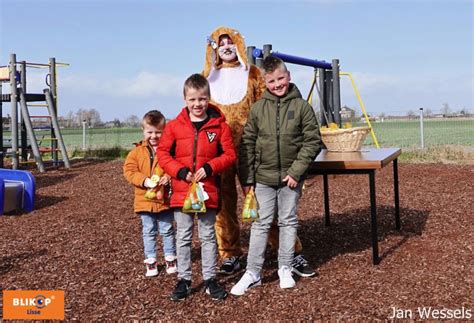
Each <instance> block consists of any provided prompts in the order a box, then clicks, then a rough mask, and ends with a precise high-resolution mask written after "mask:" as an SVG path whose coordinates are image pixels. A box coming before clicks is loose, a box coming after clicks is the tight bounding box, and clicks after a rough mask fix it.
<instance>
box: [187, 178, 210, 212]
mask: <svg viewBox="0 0 474 323" xmlns="http://www.w3.org/2000/svg"><path fill="white" fill-rule="evenodd" d="M205 199H206V198H205V192H204V190H203V188H202V186H201V185H199V184H198V183H196V182H195V181H192V183H191V185H190V186H189V189H188V193H187V194H186V198H185V199H184V203H183V209H182V211H183V212H184V213H204V212H206V204H205V203H204V201H205Z"/></svg>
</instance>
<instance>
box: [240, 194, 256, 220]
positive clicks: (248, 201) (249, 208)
mask: <svg viewBox="0 0 474 323" xmlns="http://www.w3.org/2000/svg"><path fill="white" fill-rule="evenodd" d="M257 219H258V206H257V199H256V198H255V193H254V191H253V187H252V188H250V191H249V192H248V193H247V195H245V201H244V208H243V210H242V221H255V220H257Z"/></svg>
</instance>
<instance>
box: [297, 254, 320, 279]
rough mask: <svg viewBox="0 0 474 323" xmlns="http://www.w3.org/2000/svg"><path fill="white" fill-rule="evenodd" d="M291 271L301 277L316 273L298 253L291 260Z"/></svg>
mask: <svg viewBox="0 0 474 323" xmlns="http://www.w3.org/2000/svg"><path fill="white" fill-rule="evenodd" d="M291 271H293V272H294V273H295V274H297V275H298V276H301V277H312V276H314V275H316V272H315V271H314V269H313V268H311V267H310V265H309V263H308V260H306V258H305V257H304V256H303V255H302V254H300V255H297V256H295V258H293V261H292V262H291Z"/></svg>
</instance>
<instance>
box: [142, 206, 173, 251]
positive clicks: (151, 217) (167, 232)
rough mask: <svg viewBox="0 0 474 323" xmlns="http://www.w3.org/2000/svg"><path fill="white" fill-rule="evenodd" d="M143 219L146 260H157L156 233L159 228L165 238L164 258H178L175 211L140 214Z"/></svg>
mask: <svg viewBox="0 0 474 323" xmlns="http://www.w3.org/2000/svg"><path fill="white" fill-rule="evenodd" d="M138 214H139V215H140V218H141V219H142V226H143V230H142V236H143V247H144V251H145V258H156V233H157V230H158V228H159V230H160V236H161V237H162V238H163V253H164V256H165V257H166V256H176V243H175V238H174V228H173V219H174V217H173V211H172V210H166V211H163V212H160V213H147V212H140V213H138Z"/></svg>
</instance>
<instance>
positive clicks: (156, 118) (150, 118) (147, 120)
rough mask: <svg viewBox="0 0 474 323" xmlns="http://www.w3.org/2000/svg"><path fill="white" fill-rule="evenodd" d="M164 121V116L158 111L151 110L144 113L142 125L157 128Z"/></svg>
mask: <svg viewBox="0 0 474 323" xmlns="http://www.w3.org/2000/svg"><path fill="white" fill-rule="evenodd" d="M165 121H166V119H165V116H164V115H163V114H162V113H161V112H160V111H158V110H151V111H148V112H147V113H145V115H144V116H143V120H142V122H143V124H149V125H151V126H155V127H156V126H158V125H159V124H161V123H164V122H165Z"/></svg>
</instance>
